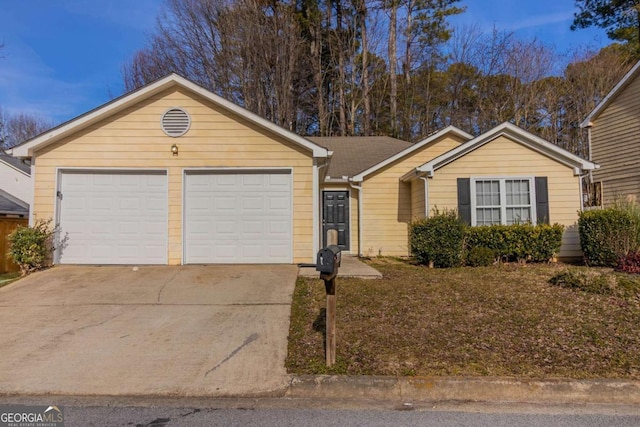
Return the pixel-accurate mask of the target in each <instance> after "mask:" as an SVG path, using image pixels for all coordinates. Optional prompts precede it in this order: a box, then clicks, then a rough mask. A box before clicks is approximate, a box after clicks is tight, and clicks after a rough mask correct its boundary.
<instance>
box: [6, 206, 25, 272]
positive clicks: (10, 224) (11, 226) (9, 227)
mask: <svg viewBox="0 0 640 427" xmlns="http://www.w3.org/2000/svg"><path fill="white" fill-rule="evenodd" d="M28 223H29V220H28V219H26V218H0V274H4V273H11V272H13V271H18V270H19V268H18V266H17V265H16V264H15V263H14V262H13V261H11V259H10V257H9V255H8V252H9V242H7V236H9V234H11V232H12V231H13V230H15V229H16V228H18V226H19V225H27V224H28Z"/></svg>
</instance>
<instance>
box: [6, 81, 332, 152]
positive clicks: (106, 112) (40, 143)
mask: <svg viewBox="0 0 640 427" xmlns="http://www.w3.org/2000/svg"><path fill="white" fill-rule="evenodd" d="M175 86H178V87H182V88H184V89H187V90H189V91H191V92H193V93H195V94H197V95H199V96H201V97H203V98H204V99H206V100H207V101H209V102H211V103H213V104H214V105H216V106H218V107H221V108H222V109H225V110H227V111H229V112H232V113H234V114H237V115H238V116H240V117H242V118H244V119H246V120H247V121H249V122H251V123H253V124H255V125H257V126H259V127H260V128H262V129H265V130H267V131H269V132H272V133H273V134H276V135H278V136H280V137H282V138H284V139H286V140H288V141H290V142H292V143H293V144H295V145H298V146H300V147H302V148H303V149H306V150H307V151H310V152H311V153H312V154H313V157H320V158H323V157H328V156H329V155H330V153H329V151H328V150H327V149H326V148H324V147H321V146H319V145H317V144H314V143H313V142H311V141H309V140H308V139H305V138H303V137H301V136H299V135H297V134H295V133H293V132H290V131H288V130H286V129H284V128H282V127H280V126H278V125H276V124H274V123H272V122H270V121H269V120H266V119H264V118H262V117H260V116H258V115H257V114H254V113H252V112H250V111H248V110H246V109H244V108H242V107H240V106H239V105H236V104H234V103H232V102H230V101H227V100H226V99H224V98H222V97H220V96H218V95H216V94H214V93H213V92H211V91H209V90H207V89H204V88H203V87H201V86H198V85H196V84H195V83H193V82H191V81H190V80H187V79H185V78H184V77H182V76H179V75H178V74H170V75H168V76H166V77H164V78H161V79H159V80H157V81H155V82H152V83H149V84H148V85H146V86H143V87H141V88H139V89H137V90H135V91H132V92H129V93H127V94H124V95H123V96H121V97H119V98H116V99H114V100H113V101H110V102H108V103H106V104H103V105H102V106H100V107H98V108H96V109H94V110H91V111H89V112H87V113H85V114H83V115H81V116H78V117H76V118H75V119H72V120H70V121H68V122H66V123H63V124H61V125H59V126H57V127H55V128H53V129H51V130H49V131H47V132H45V133H43V134H41V135H38V136H36V137H35V138H33V139H30V140H29V141H26V142H24V143H22V144H20V145H18V146H16V147H13V148H12V149H11V153H12V154H13V155H14V156H16V157H31V156H33V152H34V151H35V150H36V149H40V148H43V147H46V146H48V145H50V144H53V143H54V142H57V141H59V140H61V139H62V138H64V137H66V136H69V135H71V134H73V133H75V132H77V131H79V130H81V129H84V128H86V127H88V126H90V125H92V124H95V123H97V122H99V121H101V120H104V119H105V118H107V117H110V116H111V115H113V114H116V113H117V112H119V111H122V110H124V109H126V108H129V107H132V106H134V105H136V104H137V103H139V102H141V101H143V100H145V99H147V98H149V97H151V96H153V95H155V94H158V93H160V92H162V91H164V90H166V89H169V88H171V87H175Z"/></svg>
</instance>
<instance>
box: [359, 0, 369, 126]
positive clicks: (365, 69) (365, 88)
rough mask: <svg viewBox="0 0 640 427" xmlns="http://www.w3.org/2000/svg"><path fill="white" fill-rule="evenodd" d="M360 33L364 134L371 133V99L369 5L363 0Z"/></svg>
mask: <svg viewBox="0 0 640 427" xmlns="http://www.w3.org/2000/svg"><path fill="white" fill-rule="evenodd" d="M361 2H362V3H361V13H360V19H361V21H360V32H361V33H362V34H361V37H362V98H363V101H364V116H363V117H362V133H363V135H365V136H368V135H369V134H370V133H371V121H370V116H371V99H370V97H369V52H368V49H369V46H368V45H367V3H366V0H361Z"/></svg>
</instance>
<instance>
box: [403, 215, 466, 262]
mask: <svg viewBox="0 0 640 427" xmlns="http://www.w3.org/2000/svg"><path fill="white" fill-rule="evenodd" d="M465 229H466V226H465V225H464V224H463V223H462V222H461V221H460V219H459V218H458V214H457V213H456V211H451V210H445V211H443V212H442V213H441V212H439V211H437V210H434V214H433V215H432V216H430V217H429V218H425V219H422V220H420V221H417V222H415V223H413V224H412V225H411V231H410V238H409V243H410V245H411V253H412V254H413V256H414V257H415V258H416V260H417V261H418V262H420V263H421V264H427V265H431V264H433V266H434V267H445V268H446V267H459V266H461V265H462V264H463V259H464V257H463V248H464V236H465Z"/></svg>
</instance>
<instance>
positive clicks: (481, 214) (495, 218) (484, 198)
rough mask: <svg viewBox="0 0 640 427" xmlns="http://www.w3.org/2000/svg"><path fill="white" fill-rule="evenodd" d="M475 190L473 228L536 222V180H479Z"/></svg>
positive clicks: (473, 186)
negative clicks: (534, 192) (534, 193)
mask: <svg viewBox="0 0 640 427" xmlns="http://www.w3.org/2000/svg"><path fill="white" fill-rule="evenodd" d="M473 181H474V184H473V185H472V189H473V190H474V193H475V194H472V203H473V209H472V212H473V217H472V225H493V224H503V225H511V224H521V223H526V222H535V221H534V216H535V212H534V211H535V209H534V207H535V204H534V203H533V201H532V199H533V193H532V189H533V178H477V179H474V180H473Z"/></svg>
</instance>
